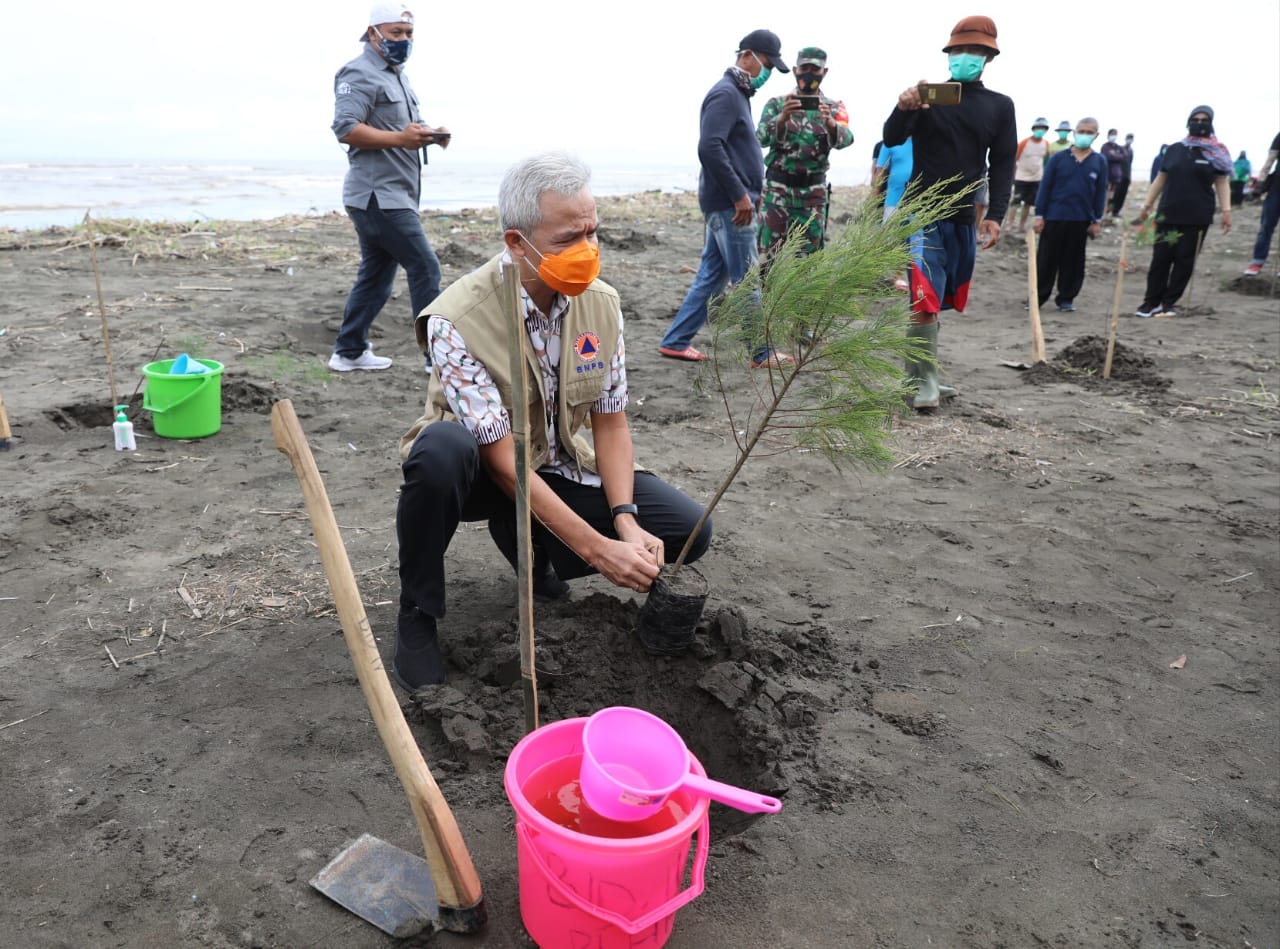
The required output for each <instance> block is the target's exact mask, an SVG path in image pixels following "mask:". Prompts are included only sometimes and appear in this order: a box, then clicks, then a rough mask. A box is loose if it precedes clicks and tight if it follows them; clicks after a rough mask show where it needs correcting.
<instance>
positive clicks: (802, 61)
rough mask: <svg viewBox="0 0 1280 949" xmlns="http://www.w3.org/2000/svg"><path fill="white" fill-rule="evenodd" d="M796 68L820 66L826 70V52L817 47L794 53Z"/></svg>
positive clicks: (807, 47)
mask: <svg viewBox="0 0 1280 949" xmlns="http://www.w3.org/2000/svg"><path fill="white" fill-rule="evenodd" d="M796 65H797V66H821V67H822V68H823V69H826V68H827V51H826V50H825V49H819V48H818V47H817V46H806V47H805V48H804V49H802V50H800V52H798V53H796Z"/></svg>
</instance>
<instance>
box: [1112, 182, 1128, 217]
mask: <svg viewBox="0 0 1280 949" xmlns="http://www.w3.org/2000/svg"><path fill="white" fill-rule="evenodd" d="M1128 194H1129V179H1128V178H1125V179H1123V180H1121V181H1117V182H1116V187H1115V190H1114V191H1112V192H1111V216H1112V217H1119V216H1120V209H1121V208H1122V207H1124V199H1125V198H1126V197H1127V196H1128Z"/></svg>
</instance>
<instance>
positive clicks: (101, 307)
mask: <svg viewBox="0 0 1280 949" xmlns="http://www.w3.org/2000/svg"><path fill="white" fill-rule="evenodd" d="M84 229H85V231H86V233H88V235H89V259H90V260H92V261H93V283H94V286H95V287H97V289H98V314H99V315H100V316H101V317H102V345H103V346H104V347H106V350H107V381H108V382H109V383H110V384H111V413H112V417H113V418H114V417H115V410H116V406H117V405H119V404H120V399H119V398H118V397H117V396H116V365H115V361H114V360H113V359H112V358H111V332H110V330H108V329H107V304H106V302H105V301H104V300H103V299H102V272H101V271H100V270H99V269H98V243H97V241H96V240H94V237H93V221H92V219H91V218H90V217H89V212H88V211H85V212H84Z"/></svg>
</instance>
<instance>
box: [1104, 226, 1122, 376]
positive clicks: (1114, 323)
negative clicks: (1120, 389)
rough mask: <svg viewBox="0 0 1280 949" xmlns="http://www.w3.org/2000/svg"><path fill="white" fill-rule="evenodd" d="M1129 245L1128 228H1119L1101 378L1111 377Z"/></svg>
mask: <svg viewBox="0 0 1280 949" xmlns="http://www.w3.org/2000/svg"><path fill="white" fill-rule="evenodd" d="M1128 246H1129V229H1128V228H1127V227H1126V228H1122V229H1121V230H1120V266H1119V267H1117V268H1116V292H1115V293H1114V294H1113V295H1112V297H1111V335H1110V336H1109V337H1108V338H1107V358H1106V361H1105V362H1104V363H1103V364H1102V378H1104V379H1110V378H1111V357H1112V356H1113V355H1114V354H1115V351H1116V333H1118V332H1119V330H1120V291H1121V289H1122V288H1123V287H1124V268H1125V267H1126V266H1127V265H1128V260H1127V258H1126V257H1125V250H1126V248H1127V247H1128Z"/></svg>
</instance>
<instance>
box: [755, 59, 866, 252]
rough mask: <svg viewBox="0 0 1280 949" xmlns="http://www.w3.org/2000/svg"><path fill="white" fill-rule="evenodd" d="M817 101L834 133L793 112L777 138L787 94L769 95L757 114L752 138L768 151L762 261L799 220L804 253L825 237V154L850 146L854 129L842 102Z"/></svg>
mask: <svg viewBox="0 0 1280 949" xmlns="http://www.w3.org/2000/svg"><path fill="white" fill-rule="evenodd" d="M823 58H824V59H825V56H824V57H823ZM822 100H823V101H824V102H826V104H827V106H828V107H829V108H830V109H831V114H832V115H833V116H835V118H836V128H835V131H832V132H829V131H828V130H827V127H826V125H825V123H824V122H823V121H822V117H821V116H820V115H819V114H818V113H817V112H793V113H792V114H791V116H790V117H789V118H788V119H787V123H786V126H785V129H784V131H783V134H782V135H781V136H779V135H778V113H779V112H780V111H781V110H782V106H783V103H784V102H785V101H786V96H778V97H776V98H773V99H770V100H769V101H768V102H766V103H765V106H764V111H763V112H762V113H761V115H760V122H759V124H758V125H757V126H756V138H757V139H759V141H760V144H761V145H762V146H763V147H764V148H766V149H768V154H767V155H765V162H764V165H765V172H764V174H765V183H764V194H763V195H762V196H761V197H762V207H761V213H760V230H759V236H758V238H757V240H758V243H759V247H760V256H761V257H762V258H764V259H767V258H768V255H769V253H770V252H771V251H772V250H773V249H774V247H776V246H777V245H778V244H781V243H782V242H783V241H784V240H785V239H786V237H787V232H788V229H789V228H792V227H795V226H796V225H798V224H803V225H805V227H806V228H807V240H808V248H807V250H806V253H812V252H813V251H815V250H818V249H819V248H821V247H822V246H823V243H824V241H825V238H826V231H827V207H828V204H829V196H828V191H827V168H828V167H829V164H830V162H829V160H828V156H829V155H830V154H831V150H832V149H833V148H847V147H848V146H850V145H852V144H853V130H852V129H850V128H849V121H848V114H847V113H846V111H845V107H844V103H843V102H838V101H836V100H835V99H831V98H828V97H827V96H822Z"/></svg>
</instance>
